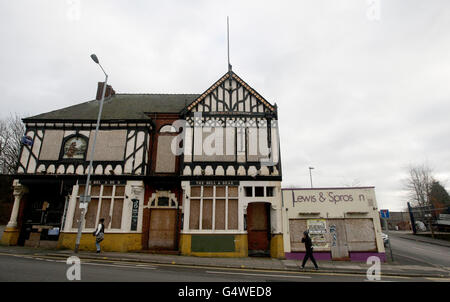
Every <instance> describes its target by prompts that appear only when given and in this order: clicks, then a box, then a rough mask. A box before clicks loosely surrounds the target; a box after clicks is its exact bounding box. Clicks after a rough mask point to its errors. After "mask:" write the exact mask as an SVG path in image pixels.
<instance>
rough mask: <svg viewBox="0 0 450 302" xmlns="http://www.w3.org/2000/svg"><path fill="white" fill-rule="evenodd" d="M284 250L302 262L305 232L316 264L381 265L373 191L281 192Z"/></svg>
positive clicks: (289, 190) (295, 190)
mask: <svg viewBox="0 0 450 302" xmlns="http://www.w3.org/2000/svg"><path fill="white" fill-rule="evenodd" d="M282 194H283V209H284V210H283V215H284V217H283V221H284V226H283V228H284V234H285V237H284V249H285V251H286V258H287V259H302V258H303V256H304V254H305V247H304V243H302V242H301V239H302V237H303V232H304V231H306V230H308V231H309V234H310V237H311V240H312V242H313V247H314V252H315V254H314V257H315V258H316V259H319V260H321V259H322V260H351V261H366V259H367V258H368V257H370V256H378V257H379V258H380V259H381V260H382V261H385V258H386V257H385V249H384V245H383V241H382V239H381V225H380V220H379V217H378V208H377V202H376V198H375V189H374V187H362V188H317V189H282Z"/></svg>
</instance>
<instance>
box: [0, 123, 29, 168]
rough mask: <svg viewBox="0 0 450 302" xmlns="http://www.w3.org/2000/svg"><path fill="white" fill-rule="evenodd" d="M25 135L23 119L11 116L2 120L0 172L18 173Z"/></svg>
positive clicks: (0, 126)
mask: <svg viewBox="0 0 450 302" xmlns="http://www.w3.org/2000/svg"><path fill="white" fill-rule="evenodd" d="M24 133H25V125H24V124H23V123H22V117H21V116H20V115H18V114H14V115H13V114H11V115H10V116H9V117H8V118H6V119H4V120H0V172H1V173H2V174H13V173H15V172H17V167H18V164H19V153H20V148H21V139H22V136H23V135H24Z"/></svg>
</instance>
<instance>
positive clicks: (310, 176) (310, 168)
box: [309, 167, 314, 188]
mask: <svg viewBox="0 0 450 302" xmlns="http://www.w3.org/2000/svg"><path fill="white" fill-rule="evenodd" d="M312 169H314V168H313V167H309V179H310V180H311V188H312V187H313V185H312V174H311V170H312Z"/></svg>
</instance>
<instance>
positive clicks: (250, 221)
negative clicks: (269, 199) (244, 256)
mask: <svg viewBox="0 0 450 302" xmlns="http://www.w3.org/2000/svg"><path fill="white" fill-rule="evenodd" d="M247 236H248V255H249V256H270V203H265V202H255V203H249V204H248V207H247Z"/></svg>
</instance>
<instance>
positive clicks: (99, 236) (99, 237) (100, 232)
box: [93, 218, 105, 253]
mask: <svg viewBox="0 0 450 302" xmlns="http://www.w3.org/2000/svg"><path fill="white" fill-rule="evenodd" d="M104 222H105V219H103V218H101V219H100V223H99V224H98V226H97V229H96V230H95V232H94V233H93V235H94V236H95V246H96V247H97V253H100V242H102V241H103V238H104V236H105V225H104Z"/></svg>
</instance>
